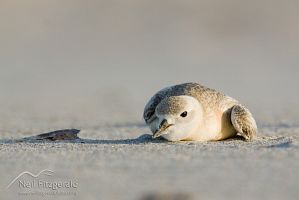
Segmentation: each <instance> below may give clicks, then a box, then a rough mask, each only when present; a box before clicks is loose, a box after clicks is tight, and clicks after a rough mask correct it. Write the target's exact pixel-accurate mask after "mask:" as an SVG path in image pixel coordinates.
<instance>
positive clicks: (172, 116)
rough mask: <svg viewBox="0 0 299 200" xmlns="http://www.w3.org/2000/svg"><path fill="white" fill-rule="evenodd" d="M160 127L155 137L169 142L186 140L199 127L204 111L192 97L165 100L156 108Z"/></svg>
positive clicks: (174, 97) (176, 97) (175, 97)
mask: <svg viewBox="0 0 299 200" xmlns="http://www.w3.org/2000/svg"><path fill="white" fill-rule="evenodd" d="M156 115H157V117H158V120H159V122H158V125H157V126H158V127H156V131H155V132H154V135H153V137H154V138H156V137H159V136H162V137H163V138H165V139H167V140H169V141H180V140H186V139H188V137H190V135H191V134H192V133H193V132H194V130H195V129H196V128H197V127H198V126H199V124H200V121H201V120H202V116H203V109H202V106H201V104H200V103H199V101H198V100H197V99H195V98H194V97H191V96H186V95H182V96H171V97H166V98H164V99H163V100H162V101H161V102H160V103H159V105H158V106H157V107H156Z"/></svg>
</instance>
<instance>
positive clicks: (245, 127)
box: [231, 104, 257, 140]
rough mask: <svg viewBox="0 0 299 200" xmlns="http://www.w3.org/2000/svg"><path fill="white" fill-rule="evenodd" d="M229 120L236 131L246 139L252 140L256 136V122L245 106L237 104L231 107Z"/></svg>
mask: <svg viewBox="0 0 299 200" xmlns="http://www.w3.org/2000/svg"><path fill="white" fill-rule="evenodd" d="M231 121H232V124H233V126H234V128H235V129H236V131H238V133H240V134H241V135H242V136H243V137H244V138H245V139H246V140H252V139H253V138H254V137H255V136H256V134H257V125H256V122H255V120H254V118H253V117H252V114H251V113H250V111H249V110H248V109H247V108H246V107H245V106H243V105H240V104H238V105H235V106H234V107H233V108H232V113H231Z"/></svg>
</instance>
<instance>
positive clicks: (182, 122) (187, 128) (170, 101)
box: [143, 83, 257, 141]
mask: <svg viewBox="0 0 299 200" xmlns="http://www.w3.org/2000/svg"><path fill="white" fill-rule="evenodd" d="M143 117H144V120H145V122H146V124H147V125H148V126H149V128H150V129H151V131H152V132H153V137H154V138H156V137H159V136H162V137H163V138H165V139H167V140H169V141H181V140H189V141H217V140H224V139H227V138H230V137H233V136H236V135H237V134H240V135H241V136H242V137H244V138H245V139H246V140H252V139H253V138H254V137H255V136H256V134H257V125H256V122H255V120H254V118H253V117H252V114H251V113H250V111H249V110H248V109H247V108H246V107H245V106H243V105H241V104H240V103H239V102H238V101H237V100H235V99H233V98H231V97H229V96H226V95H224V94H222V93H220V92H218V91H216V90H213V89H210V88H207V87H205V86H202V85H199V84H197V83H184V84H180V85H174V86H171V87H167V88H165V89H163V90H160V91H159V92H157V93H156V94H155V95H154V96H153V97H152V98H151V99H150V100H149V102H148V103H147V104H146V106H145V109H144V113H143Z"/></svg>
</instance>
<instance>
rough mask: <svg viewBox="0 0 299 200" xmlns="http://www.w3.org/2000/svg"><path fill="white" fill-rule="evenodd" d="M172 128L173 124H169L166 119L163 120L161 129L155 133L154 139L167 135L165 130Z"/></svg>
mask: <svg viewBox="0 0 299 200" xmlns="http://www.w3.org/2000/svg"><path fill="white" fill-rule="evenodd" d="M170 126H173V124H169V123H168V121H167V120H166V119H163V121H162V122H161V124H160V125H159V129H158V130H157V131H155V132H154V135H153V138H157V137H160V136H161V135H164V134H165V132H164V131H165V130H166V129H168V128H169V127H170Z"/></svg>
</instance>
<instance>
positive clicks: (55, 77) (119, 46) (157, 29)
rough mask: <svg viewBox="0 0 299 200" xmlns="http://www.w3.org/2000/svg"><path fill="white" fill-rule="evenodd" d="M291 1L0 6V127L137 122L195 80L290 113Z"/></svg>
mask: <svg viewBox="0 0 299 200" xmlns="http://www.w3.org/2000/svg"><path fill="white" fill-rule="evenodd" d="M298 11H299V1H296V0H289V1H283V0H271V1H270V0H269V1H267V0H252V1H242V0H225V1H223V0H200V1H195V0H184V1H182V0H181V1H180V0H172V1H167V0H159V1H157V0H126V1H123V0H101V1H100V0H98V1H96V0H89V1H82V0H63V1H61V0H26V1H18V0H16V1H11V0H0V92H1V95H0V105H1V107H0V120H1V123H0V124H1V130H8V129H11V128H13V129H17V128H19V129H22V128H25V127H26V128H28V127H36V126H41V127H43V126H45V127H46V126H47V127H49V126H50V127H53V128H55V127H65V126H77V127H78V126H79V127H80V126H96V125H97V124H102V123H111V124H116V123H127V122H138V123H141V121H142V112H143V106H144V105H145V103H146V101H147V100H148V99H149V98H150V97H151V96H152V95H153V94H154V93H155V92H156V91H158V90H159V89H161V88H163V87H166V86H169V85H172V84H177V83H182V82H189V81H194V82H198V83H201V84H203V85H206V86H209V87H212V88H215V89H218V90H220V91H222V92H224V93H226V94H228V95H230V96H232V97H234V98H237V99H238V100H240V101H242V102H243V103H244V104H246V105H247V106H248V107H249V108H250V109H251V110H252V111H253V113H254V115H255V116H256V118H257V120H258V122H259V123H270V122H275V123H276V122H277V121H283V120H293V121H296V117H297V118H298V116H299V108H298V100H299V93H298V90H297V88H298V87H299V79H298V75H299V74H298V72H299V59H298V55H299V23H298V20H299V12H298Z"/></svg>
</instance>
